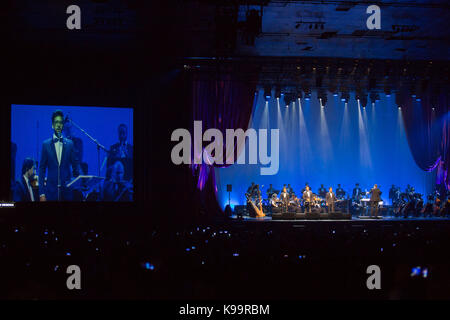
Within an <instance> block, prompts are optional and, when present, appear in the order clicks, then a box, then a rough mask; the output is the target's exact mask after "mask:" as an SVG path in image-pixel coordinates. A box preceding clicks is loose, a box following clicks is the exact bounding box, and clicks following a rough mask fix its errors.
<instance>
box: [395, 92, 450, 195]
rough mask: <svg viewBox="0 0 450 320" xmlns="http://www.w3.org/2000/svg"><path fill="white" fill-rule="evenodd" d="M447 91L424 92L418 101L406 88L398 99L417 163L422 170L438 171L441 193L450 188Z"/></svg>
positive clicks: (449, 136)
mask: <svg viewBox="0 0 450 320" xmlns="http://www.w3.org/2000/svg"><path fill="white" fill-rule="evenodd" d="M448 89H449V88H440V89H439V90H436V89H434V90H432V89H431V88H429V89H427V90H424V92H423V93H422V94H421V96H420V99H421V101H416V98H413V97H411V93H410V92H408V90H406V89H403V90H401V91H400V92H399V94H398V95H399V96H398V100H397V103H398V104H399V106H401V108H402V115H403V122H404V125H405V130H406V136H407V139H408V143H409V147H410V149H411V153H412V155H413V157H414V160H415V161H416V163H417V165H418V166H419V167H420V168H421V169H422V170H425V171H429V172H430V171H433V170H436V175H437V177H436V185H437V187H438V188H439V189H440V190H441V192H442V191H445V190H449V189H450V179H449V178H450V177H449V174H448V173H449V163H450V148H449V146H450V127H449V124H448V120H449V107H448V105H449V102H450V101H449V98H450V97H449V93H448V92H449V90H448ZM433 108H434V110H433ZM441 194H442V193H441Z"/></svg>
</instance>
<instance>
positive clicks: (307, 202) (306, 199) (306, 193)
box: [303, 185, 313, 212]
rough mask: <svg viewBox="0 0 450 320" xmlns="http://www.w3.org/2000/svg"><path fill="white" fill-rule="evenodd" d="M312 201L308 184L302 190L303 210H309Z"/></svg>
mask: <svg viewBox="0 0 450 320" xmlns="http://www.w3.org/2000/svg"><path fill="white" fill-rule="evenodd" d="M312 201H313V193H312V191H311V190H309V186H308V185H307V186H306V187H305V191H304V192H303V203H304V204H305V211H307V212H311V208H312Z"/></svg>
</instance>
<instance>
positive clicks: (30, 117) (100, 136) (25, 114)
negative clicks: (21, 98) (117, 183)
mask: <svg viewBox="0 0 450 320" xmlns="http://www.w3.org/2000/svg"><path fill="white" fill-rule="evenodd" d="M56 109H60V110H62V111H63V113H64V116H66V115H69V117H71V118H72V120H73V121H74V122H75V123H77V124H78V125H79V126H80V127H81V128H83V129H84V130H85V131H86V132H87V133H88V134H89V135H91V136H92V137H94V138H95V139H97V140H98V142H99V143H100V144H102V145H103V146H105V147H106V148H107V149H109V147H110V146H111V145H113V144H115V143H117V142H118V140H119V139H118V133H117V127H118V126H119V124H121V123H124V124H126V125H127V127H128V136H127V141H128V143H130V144H133V109H132V108H106V107H75V106H42V105H16V104H13V105H12V106H11V141H12V142H14V143H16V144H17V155H16V177H15V179H16V180H17V179H18V178H19V177H20V175H21V172H22V163H23V160H24V159H25V158H26V157H32V158H34V159H35V160H37V161H40V156H41V154H40V153H41V148H42V142H43V141H44V140H45V139H48V138H50V137H52V135H53V129H52V113H53V112H54V111H55V110H56ZM72 135H73V136H75V137H78V138H80V139H81V140H82V141H83V159H82V161H83V162H87V163H88V165H89V169H88V170H89V172H88V173H89V174H95V175H97V170H98V165H97V147H96V144H94V143H93V142H92V141H91V140H90V139H89V138H88V137H86V136H85V135H84V134H83V133H82V132H81V131H80V130H78V129H77V128H75V127H74V126H72ZM105 156H106V153H105V152H104V151H101V152H100V166H101V165H102V163H103V160H104V158H105ZM36 170H37V168H36ZM105 173H106V165H105V166H104V168H103V170H102V171H101V176H104V175H105Z"/></svg>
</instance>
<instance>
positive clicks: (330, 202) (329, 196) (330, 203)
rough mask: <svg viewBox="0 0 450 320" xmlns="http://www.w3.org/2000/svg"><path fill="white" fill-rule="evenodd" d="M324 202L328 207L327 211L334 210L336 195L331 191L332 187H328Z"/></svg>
mask: <svg viewBox="0 0 450 320" xmlns="http://www.w3.org/2000/svg"><path fill="white" fill-rule="evenodd" d="M325 202H326V204H327V207H328V212H334V203H335V202H336V195H335V194H334V192H333V188H331V187H330V189H328V192H327V195H326V197H325Z"/></svg>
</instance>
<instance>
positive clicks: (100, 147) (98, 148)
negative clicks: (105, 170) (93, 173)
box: [67, 118, 109, 177]
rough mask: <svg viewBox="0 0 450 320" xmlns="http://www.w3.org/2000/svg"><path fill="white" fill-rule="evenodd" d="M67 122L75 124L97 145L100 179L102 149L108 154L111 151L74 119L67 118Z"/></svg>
mask: <svg viewBox="0 0 450 320" xmlns="http://www.w3.org/2000/svg"><path fill="white" fill-rule="evenodd" d="M67 121H68V122H70V123H71V124H73V125H74V126H75V127H76V128H77V129H78V130H80V131H81V132H83V133H84V134H85V135H86V137H88V138H89V139H90V140H91V141H92V142H94V143H95V144H96V145H97V168H98V176H99V177H100V149H103V150H104V151H105V152H106V153H109V150H108V149H106V148H105V147H104V146H103V145H101V144H100V142H98V140H97V139H95V138H94V137H92V136H91V135H90V134H89V133H87V132H86V131H85V130H84V129H83V128H81V127H80V126H79V125H78V124H76V123H75V122H74V121H73V120H72V119H70V118H67Z"/></svg>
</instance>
